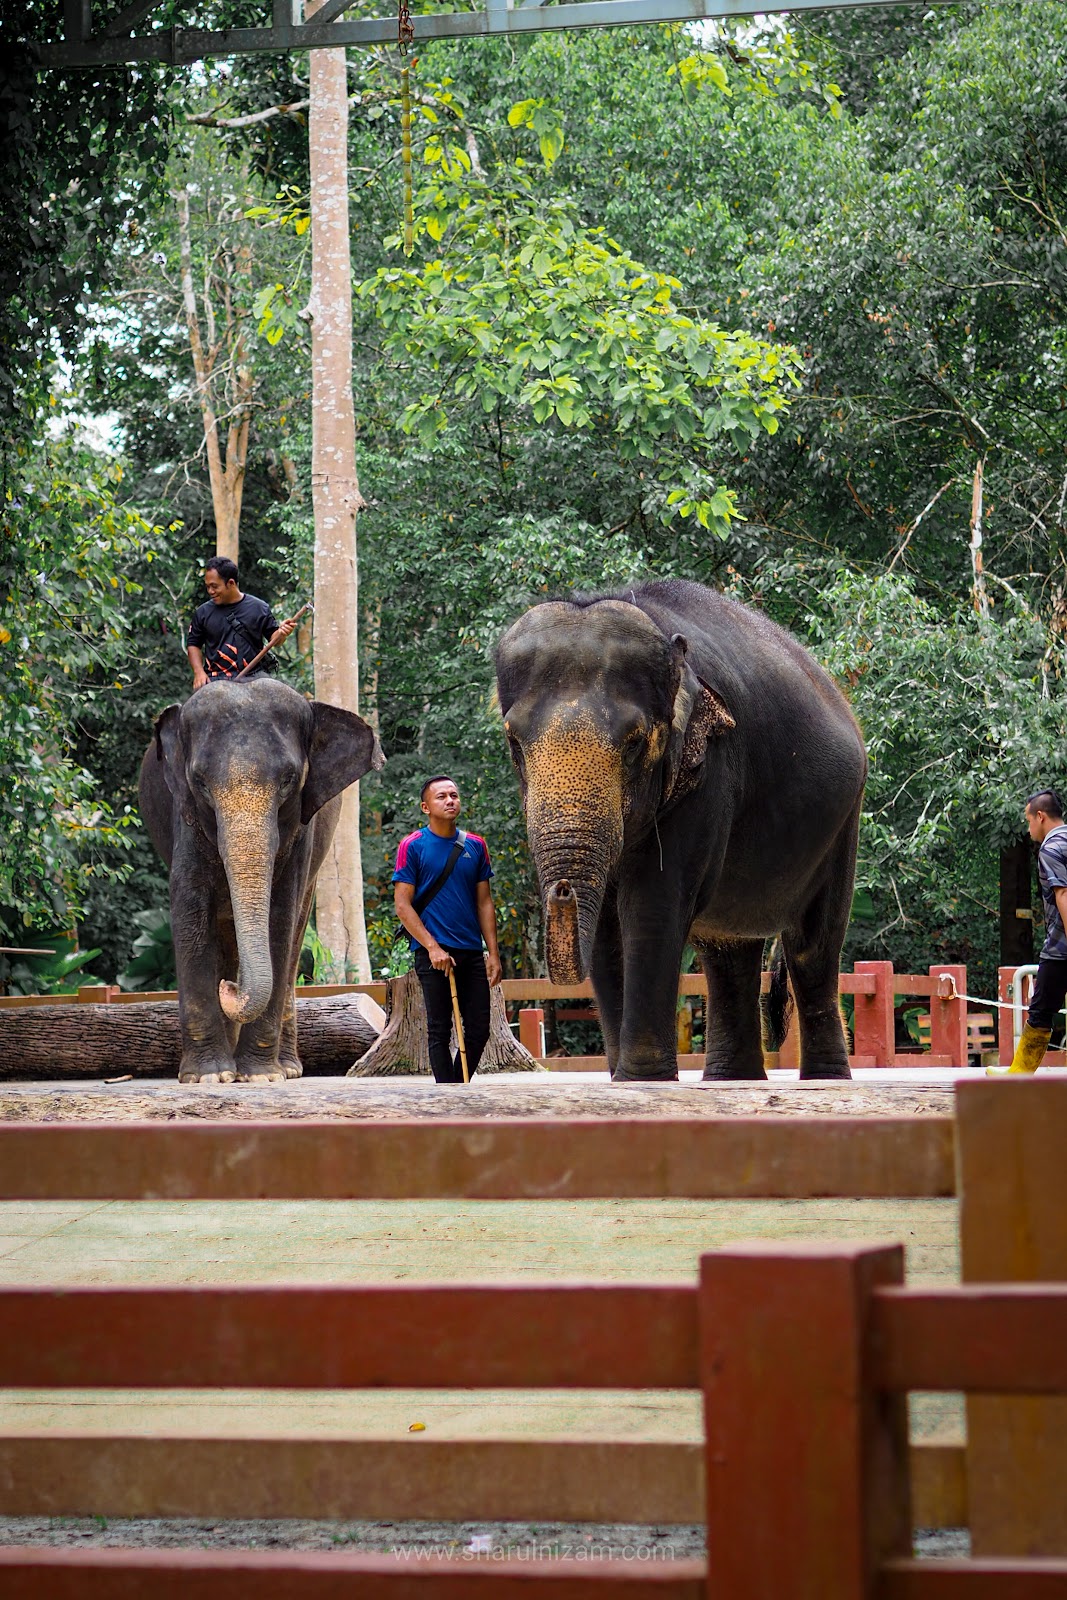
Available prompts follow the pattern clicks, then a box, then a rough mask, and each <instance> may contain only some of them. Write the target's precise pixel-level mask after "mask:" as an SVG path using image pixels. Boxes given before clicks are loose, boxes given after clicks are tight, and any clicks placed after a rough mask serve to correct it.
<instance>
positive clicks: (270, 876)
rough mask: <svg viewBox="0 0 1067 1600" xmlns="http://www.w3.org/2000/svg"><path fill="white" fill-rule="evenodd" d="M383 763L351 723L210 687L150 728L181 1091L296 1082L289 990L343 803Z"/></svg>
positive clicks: (335, 711)
mask: <svg viewBox="0 0 1067 1600" xmlns="http://www.w3.org/2000/svg"><path fill="white" fill-rule="evenodd" d="M384 760H385V758H384V756H383V755H382V752H381V747H380V746H379V744H378V740H377V738H376V737H375V734H374V732H373V730H372V729H371V728H370V727H368V725H367V724H366V723H365V722H364V721H363V718H362V717H358V716H356V715H355V714H354V713H353V712H351V711H342V710H340V709H339V708H338V707H337V706H331V705H326V704H324V703H323V702H321V701H318V700H311V701H308V700H306V699H305V698H304V697H303V695H299V694H297V693H296V691H295V690H294V689H290V688H288V687H287V686H286V685H285V684H283V683H277V682H274V681H273V680H271V679H269V678H257V679H253V680H252V681H250V682H248V683H213V684H211V683H209V684H208V685H207V686H206V687H205V688H203V689H200V690H198V691H197V693H196V694H194V695H193V696H192V698H191V699H189V700H187V701H186V702H185V704H184V705H180V706H178V705H174V706H168V707H167V709H166V710H165V711H163V712H161V714H160V715H159V716H158V717H157V718H156V722H155V739H154V741H153V743H152V744H151V745H150V746H149V747H148V749H147V751H146V752H145V755H144V759H143V760H142V762H141V784H140V797H141V815H142V817H143V818H144V822H145V826H146V827H147V829H148V832H149V834H150V835H151V838H152V842H153V844H154V845H155V847H156V849H157V850H158V851H159V853H160V855H161V856H162V857H163V859H164V861H165V862H166V863H167V865H168V867H169V868H170V910H171V927H172V929H173V934H174V955H175V962H176V966H177V972H178V999H179V1011H180V1015H181V1030H182V1057H181V1066H180V1068H179V1071H178V1077H179V1079H180V1080H181V1082H182V1083H231V1082H233V1081H234V1079H236V1080H237V1081H238V1082H241V1083H249V1082H256V1081H264V1080H268V1081H273V1080H275V1079H281V1078H298V1077H299V1076H300V1073H301V1070H302V1069H301V1065H300V1057H299V1055H298V1053H297V1040H296V1005H295V997H294V993H293V985H294V984H295V982H296V967H297V962H298V960H299V957H300V947H301V944H302V942H303V938H304V929H305V928H306V927H307V920H308V917H309V915H310V913H311V901H312V897H313V895H314V892H315V879H316V876H317V875H318V871H319V868H320V866H321V865H322V862H323V860H324V858H325V855H326V851H327V849H328V848H329V845H330V841H331V839H332V837H333V834H334V830H335V829H336V827H337V819H338V816H339V815H340V809H341V800H340V796H341V792H342V790H344V789H346V788H347V787H348V785H349V784H350V783H356V782H357V781H358V780H359V779H360V778H362V777H363V775H364V774H365V773H366V772H369V771H370V769H371V768H372V767H374V768H380V767H381V766H382V765H383V764H384Z"/></svg>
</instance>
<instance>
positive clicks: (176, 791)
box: [152, 706, 195, 828]
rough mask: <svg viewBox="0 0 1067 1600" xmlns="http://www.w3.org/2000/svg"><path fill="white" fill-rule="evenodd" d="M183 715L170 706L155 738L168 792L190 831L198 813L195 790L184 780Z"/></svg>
mask: <svg viewBox="0 0 1067 1600" xmlns="http://www.w3.org/2000/svg"><path fill="white" fill-rule="evenodd" d="M181 714H182V708H181V706H168V707H167V708H166V710H165V711H161V712H160V713H159V716H158V717H157V718H156V720H155V722H154V723H153V725H152V726H153V729H154V732H155V736H156V760H157V761H162V763H163V776H164V778H165V779H166V783H167V788H168V789H169V790H170V792H171V794H172V795H173V796H174V798H175V800H177V802H178V808H179V810H180V811H181V818H182V821H183V822H184V823H185V826H186V827H187V828H191V827H192V826H193V821H194V818H195V812H194V808H193V795H192V790H191V789H190V788H189V784H188V782H187V781H186V777H185V751H184V749H183V748H182V740H181Z"/></svg>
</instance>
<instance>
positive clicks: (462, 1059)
mask: <svg viewBox="0 0 1067 1600" xmlns="http://www.w3.org/2000/svg"><path fill="white" fill-rule="evenodd" d="M448 987H449V988H450V989H451V991H452V1017H453V1019H454V1021H455V1024H456V1042H457V1044H458V1045H459V1064H460V1066H461V1067H462V1068H463V1082H464V1083H470V1081H471V1075H470V1073H469V1072H468V1071H467V1044H466V1040H465V1039H464V1037H463V1016H462V1014H461V1012H460V1009H459V995H458V993H457V992H456V970H455V967H454V966H450V967H449V969H448Z"/></svg>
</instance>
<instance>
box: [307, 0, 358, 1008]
mask: <svg viewBox="0 0 1067 1600" xmlns="http://www.w3.org/2000/svg"><path fill="white" fill-rule="evenodd" d="M319 3H321V0H316V3H314V4H310V5H308V7H307V16H308V17H309V18H310V17H311V16H312V15H313V14H314V11H315V10H316V9H317V7H318V4H319ZM310 73H311V86H310V98H311V109H310V112H309V116H308V153H309V156H310V163H311V299H310V302H309V306H308V314H309V318H310V322H311V373H312V376H311V386H312V454H311V493H312V505H313V509H314V516H315V635H314V637H315V694H316V696H317V697H318V699H320V700H325V701H327V702H328V703H329V704H330V705H335V706H341V707H343V708H344V709H345V710H346V711H358V710H359V625H358V616H359V609H358V608H359V579H358V567H357V557H356V517H357V515H358V513H359V511H360V510H361V509H362V506H363V501H362V499H361V497H360V493H359V480H358V477H357V474H356V425H355V414H354V410H353V404H352V281H351V278H352V274H351V257H350V251H349V238H348V86H347V81H346V73H345V52H344V51H343V50H338V49H330V50H312V51H311V52H310ZM315 926H316V928H317V930H318V935H319V938H320V939H321V940H322V942H323V944H324V945H325V947H326V949H327V950H329V951H330V953H331V955H332V956H333V971H332V977H333V978H334V980H335V981H338V982H343V981H345V980H348V979H351V980H355V981H356V982H359V983H366V982H367V981H369V979H370V976H371V971H370V953H369V951H368V948H367V926H366V920H365V917H364V911H363V863H362V859H361V854H360V844H359V785H358V784H353V785H352V786H351V788H348V789H346V790H345V792H344V794H343V796H342V800H341V817H340V820H339V822H338V824H337V832H336V834H335V835H334V839H333V843H332V844H331V846H330V849H329V852H328V854H327V856H326V860H325V861H324V862H323V864H322V869H321V871H320V872H319V879H318V891H317V896H316V913H315Z"/></svg>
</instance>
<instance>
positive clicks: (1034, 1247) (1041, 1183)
mask: <svg viewBox="0 0 1067 1600" xmlns="http://www.w3.org/2000/svg"><path fill="white" fill-rule="evenodd" d="M960 1090H961V1092H960V1094H959V1096H958V1102H957V1103H958V1115H959V1120H960V1129H961V1137H960V1144H959V1164H960V1184H961V1191H962V1192H961V1205H960V1267H961V1274H962V1277H963V1279H964V1281H965V1282H967V1283H972V1284H984V1283H987V1282H990V1281H994V1282H995V1281H1006V1282H1013V1283H1034V1282H1038V1281H1042V1280H1044V1281H1050V1280H1058V1281H1060V1282H1063V1281H1067V1162H1065V1159H1064V1152H1065V1146H1067V1081H1064V1080H1063V1079H1054V1078H1050V1079H1046V1078H1045V1077H1044V1076H1043V1075H1038V1076H1037V1077H1035V1078H1022V1079H1016V1078H1013V1079H1008V1080H1006V1081H1002V1082H992V1083H969V1084H966V1085H961V1086H960ZM964 1090H965V1091H966V1092H963V1091H964ZM1000 1091H1004V1092H1000ZM1010 1354H1011V1356H1012V1357H1013V1358H1014V1360H1015V1362H1016V1364H1017V1365H1019V1366H1020V1367H1022V1368H1023V1369H1024V1370H1025V1371H1026V1372H1027V1373H1029V1372H1030V1371H1031V1369H1032V1367H1033V1361H1034V1356H1033V1353H1032V1351H1031V1348H1030V1342H1029V1337H1028V1336H1024V1337H1020V1338H1019V1339H1017V1340H1015V1341H1014V1342H1013V1346H1012V1348H1011V1350H1010ZM967 1475H968V1481H969V1484H970V1492H971V1500H972V1520H971V1526H972V1538H973V1543H974V1548H975V1550H976V1552H978V1553H980V1554H982V1555H988V1556H1017V1555H1032V1556H1039V1555H1040V1556H1059V1557H1067V1512H1065V1498H1064V1497H1065V1490H1064V1484H1065V1482H1067V1400H1064V1399H1060V1398H1057V1399H1029V1398H1028V1399H1023V1400H1018V1399H1013V1400H1004V1399H1000V1398H999V1397H998V1398H990V1397H988V1396H985V1395H980V1396H979V1395H976V1396H974V1397H973V1398H971V1399H970V1400H968V1403H967Z"/></svg>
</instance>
